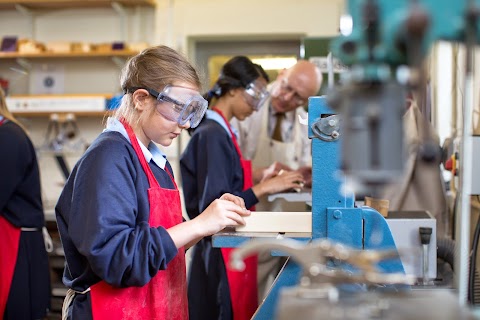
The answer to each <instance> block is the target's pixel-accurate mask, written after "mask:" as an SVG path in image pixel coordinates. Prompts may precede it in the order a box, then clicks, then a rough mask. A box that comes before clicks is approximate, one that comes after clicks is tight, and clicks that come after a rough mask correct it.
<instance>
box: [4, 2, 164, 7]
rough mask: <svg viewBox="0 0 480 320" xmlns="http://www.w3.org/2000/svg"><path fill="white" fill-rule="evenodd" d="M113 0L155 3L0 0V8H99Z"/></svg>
mask: <svg viewBox="0 0 480 320" xmlns="http://www.w3.org/2000/svg"><path fill="white" fill-rule="evenodd" d="M114 2H117V3H120V4H121V5H124V6H129V7H133V6H149V7H155V5H156V2H155V0H115V1H113V0H50V1H47V0H19V1H10V0H0V9H15V5H16V4H17V5H23V6H25V7H27V8H29V9H68V8H101V7H111V6H112V3H114Z"/></svg>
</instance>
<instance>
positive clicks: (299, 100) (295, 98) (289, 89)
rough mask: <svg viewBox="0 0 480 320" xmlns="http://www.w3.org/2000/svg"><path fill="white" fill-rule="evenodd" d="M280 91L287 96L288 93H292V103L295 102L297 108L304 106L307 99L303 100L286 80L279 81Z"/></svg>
mask: <svg viewBox="0 0 480 320" xmlns="http://www.w3.org/2000/svg"><path fill="white" fill-rule="evenodd" d="M280 90H281V91H282V92H283V93H287V94H288V93H293V96H292V101H293V102H295V104H297V105H299V106H302V105H305V104H306V103H307V100H308V97H307V98H304V97H302V96H301V95H299V94H298V92H297V91H296V90H295V89H294V88H292V87H291V86H290V85H289V84H288V80H287V78H283V79H282V80H281V82H280Z"/></svg>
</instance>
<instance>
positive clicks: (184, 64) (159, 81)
mask: <svg viewBox="0 0 480 320" xmlns="http://www.w3.org/2000/svg"><path fill="white" fill-rule="evenodd" d="M177 81H182V82H187V83H190V84H192V85H195V86H196V87H198V88H200V87H201V83H200V78H199V76H198V74H197V71H196V70H195V68H194V67H193V66H192V65H191V64H190V62H188V61H187V59H186V58H185V57H184V56H182V55H181V54H180V53H178V52H177V51H175V50H173V49H172V48H169V47H167V46H163V45H161V46H155V47H150V48H147V49H145V50H143V51H142V52H140V53H139V54H137V55H136V56H134V57H132V58H130V59H129V60H128V61H127V63H126V65H125V66H124V68H123V70H122V75H121V77H120V85H121V87H122V90H123V93H124V96H123V97H122V102H121V104H120V107H119V108H118V109H117V110H116V112H115V114H114V117H115V118H117V119H121V118H124V119H125V121H126V122H127V123H128V124H129V125H131V126H132V127H135V126H136V124H137V123H138V121H139V120H140V115H139V112H138V111H137V110H136V109H135V108H134V105H133V101H132V95H131V94H130V93H132V91H131V89H134V88H150V89H154V90H158V91H161V90H162V89H163V88H164V87H165V86H166V85H168V84H172V83H174V82H177Z"/></svg>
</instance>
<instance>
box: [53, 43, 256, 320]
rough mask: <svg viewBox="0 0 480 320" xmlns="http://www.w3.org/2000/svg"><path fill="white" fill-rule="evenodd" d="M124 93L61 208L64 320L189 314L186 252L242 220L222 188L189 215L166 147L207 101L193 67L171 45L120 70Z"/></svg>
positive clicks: (240, 204)
mask: <svg viewBox="0 0 480 320" xmlns="http://www.w3.org/2000/svg"><path fill="white" fill-rule="evenodd" d="M121 86H122V88H123V89H124V92H125V95H124V96H123V98H122V102H121V105H120V107H119V108H118V109H117V111H116V113H115V114H114V115H113V116H112V117H110V118H109V119H108V121H107V125H106V128H105V130H104V131H103V132H102V133H101V134H100V135H99V136H98V137H97V139H96V140H95V141H94V142H93V143H92V144H91V146H90V147H89V149H88V150H87V151H86V152H85V154H84V155H83V156H82V157H81V158H80V160H79V161H78V163H77V164H76V165H75V168H74V169H73V171H72V174H71V175H70V177H69V179H68V181H67V183H66V185H65V187H64V189H63V191H62V194H61V195H60V198H59V200H58V203H57V206H56V210H55V211H56V218H57V224H58V228H59V231H60V236H61V238H62V243H63V246H64V251H65V258H66V271H65V273H64V279H63V282H64V283H65V284H67V286H68V287H69V290H68V292H67V296H66V299H65V302H64V308H63V315H64V319H72V318H73V319H93V318H95V319H132V318H135V319H167V318H169V319H170V318H172V319H185V320H186V319H188V305H187V284H186V264H185V249H186V248H188V247H190V246H192V245H193V244H195V243H196V242H197V241H198V240H200V239H201V238H203V237H205V236H210V235H212V234H214V233H216V232H218V231H220V230H222V229H223V228H225V227H226V226H230V225H234V226H236V225H242V224H245V221H244V220H243V216H246V215H248V214H249V211H248V210H247V209H246V208H245V203H244V200H243V199H242V198H240V197H237V196H234V195H232V194H221V195H219V196H218V198H219V199H217V200H214V201H213V202H211V203H210V205H209V206H206V207H205V208H203V210H202V212H201V213H199V214H198V217H197V218H195V219H191V220H189V221H183V219H182V208H181V202H180V194H179V190H178V188H177V184H176V182H175V180H174V178H173V172H172V167H171V166H170V163H169V162H168V160H167V159H166V157H165V155H164V153H163V152H162V151H161V149H160V147H159V146H157V144H158V145H160V146H169V145H170V144H171V143H172V141H173V139H175V138H176V137H178V135H179V134H180V132H181V131H182V129H185V128H189V127H190V126H192V127H194V126H196V125H198V123H199V122H200V119H201V118H202V116H203V114H204V113H205V109H206V106H207V102H206V101H205V100H204V99H203V98H202V97H201V96H200V95H199V94H198V88H199V87H200V80H199V77H198V75H197V73H196V71H195V69H194V68H193V67H192V65H191V64H190V63H189V62H188V61H187V60H186V59H185V58H184V57H183V56H181V55H180V54H179V53H178V52H176V51H175V50H173V49H171V48H168V47H166V46H157V47H152V48H148V49H145V50H144V51H143V52H141V53H140V54H138V55H136V56H134V57H133V58H131V59H130V60H129V61H128V62H127V64H126V66H125V67H124V69H123V71H122V76H121Z"/></svg>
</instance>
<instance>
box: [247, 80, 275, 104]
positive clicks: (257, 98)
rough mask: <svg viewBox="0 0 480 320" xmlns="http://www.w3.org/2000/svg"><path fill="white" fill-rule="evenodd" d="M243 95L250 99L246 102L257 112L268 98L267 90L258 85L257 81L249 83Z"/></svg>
mask: <svg viewBox="0 0 480 320" xmlns="http://www.w3.org/2000/svg"><path fill="white" fill-rule="evenodd" d="M245 93H246V94H247V95H248V97H249V98H250V99H249V100H250V101H248V102H249V104H250V105H251V106H252V108H253V110H255V111H258V110H259V109H260V108H261V107H262V105H263V104H264V103H265V101H266V100H267V99H268V97H269V96H270V94H269V93H268V91H267V88H266V87H265V86H264V85H262V84H261V83H259V82H258V80H255V81H253V82H250V83H249V84H248V85H247V86H246V87H245Z"/></svg>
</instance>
